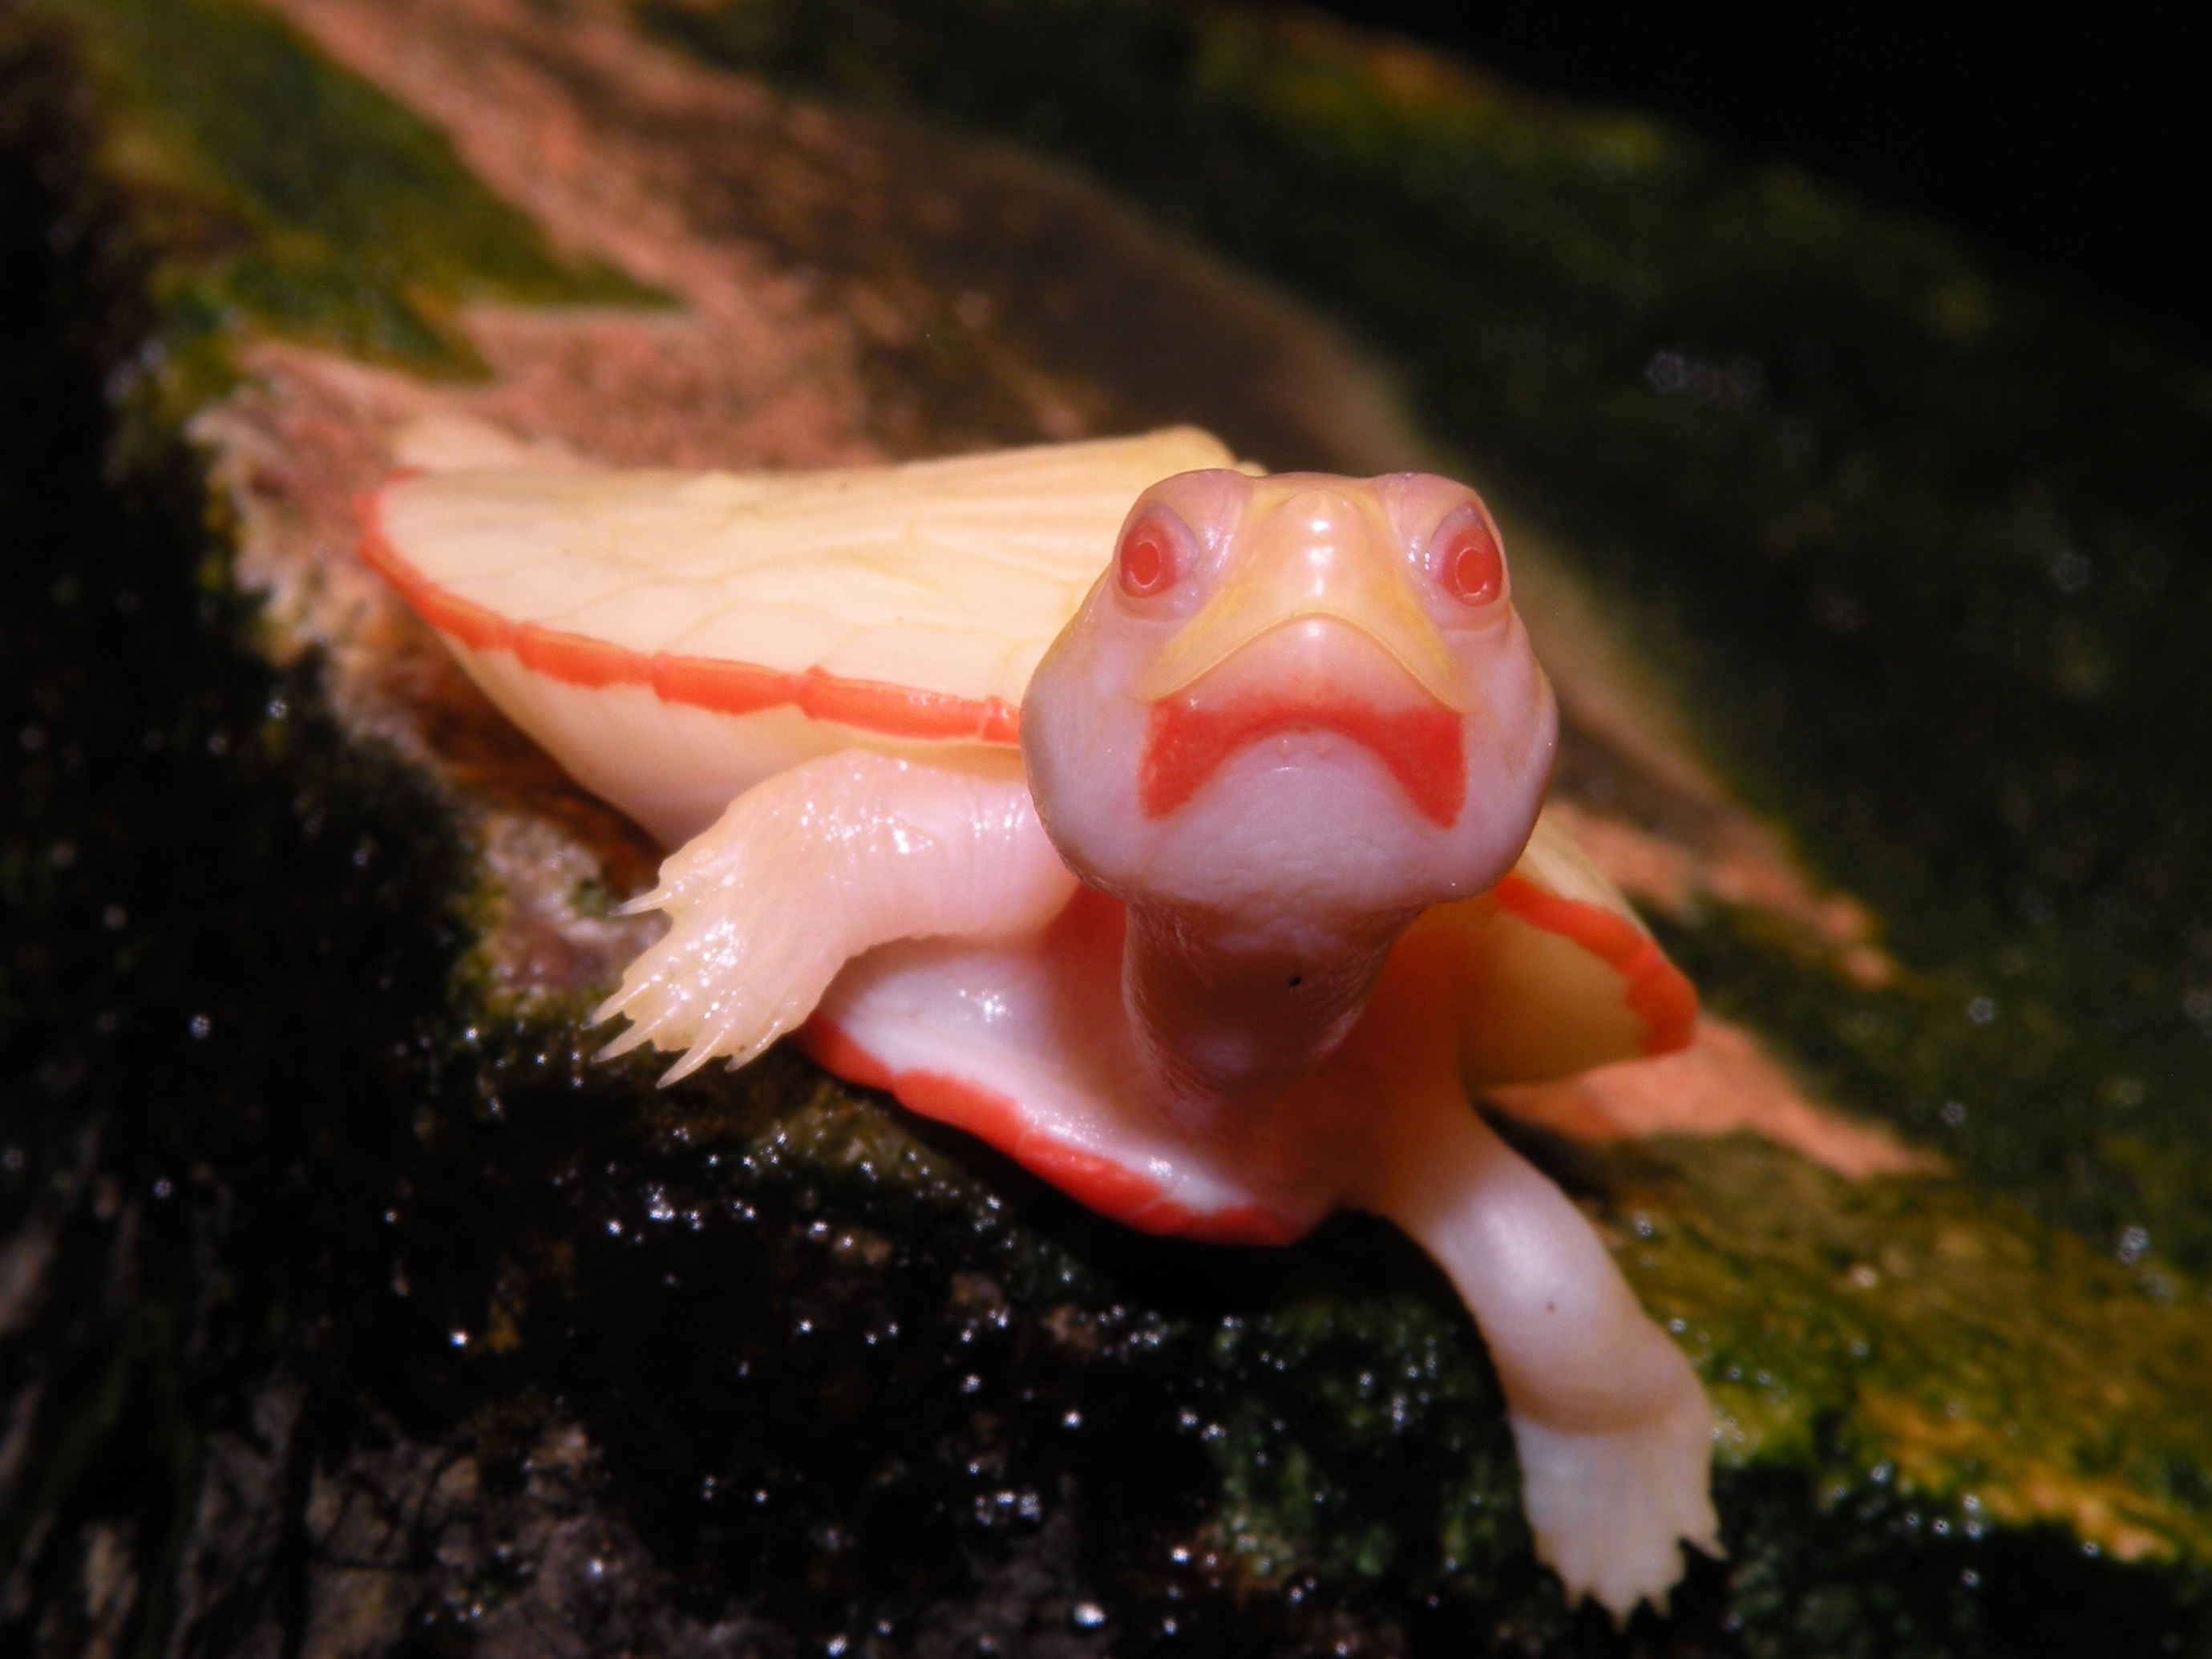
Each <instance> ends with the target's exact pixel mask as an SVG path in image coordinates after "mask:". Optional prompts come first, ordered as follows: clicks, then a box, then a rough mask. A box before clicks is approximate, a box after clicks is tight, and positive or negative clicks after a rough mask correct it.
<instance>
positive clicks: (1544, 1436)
mask: <svg viewBox="0 0 2212 1659" xmlns="http://www.w3.org/2000/svg"><path fill="white" fill-rule="evenodd" d="M1683 1380H1684V1382H1685V1383H1686V1384H1687V1387H1686V1389H1681V1390H1680V1391H1679V1392H1678V1393H1677V1394H1676V1395H1672V1396H1670V1398H1669V1400H1668V1402H1667V1408H1666V1409H1665V1410H1664V1411H1663V1412H1662V1413H1660V1414H1659V1415H1657V1416H1656V1417H1654V1418H1652V1419H1648V1420H1646V1421H1644V1422H1641V1423H1637V1424H1632V1425H1627V1426H1626V1427H1613V1428H1607V1429H1599V1430H1581V1431H1575V1430H1565V1429H1559V1428H1554V1427H1552V1426H1551V1425H1547V1424H1544V1423H1541V1422H1538V1421H1536V1420H1535V1419H1532V1418H1528V1417H1524V1416H1522V1415H1521V1414H1520V1413H1513V1414H1512V1415H1511V1417H1510V1421H1511V1423H1512V1425H1513V1440H1514V1444H1515V1446H1516V1448H1517V1449H1519V1451H1520V1454H1521V1480H1522V1505H1523V1507H1524V1509H1525V1510H1526V1511H1527V1513H1528V1525H1529V1528H1530V1529H1531V1530H1532V1531H1534V1534H1536V1554H1537V1556H1538V1558H1539V1559H1541V1560H1542V1561H1543V1562H1544V1563H1545V1564H1546V1565H1548V1566H1549V1567H1550V1568H1551V1569H1552V1570H1553V1571H1554V1572H1556V1573H1558V1574H1559V1582H1560V1583H1562V1584H1564V1585H1565V1587H1566V1592H1567V1600H1568V1601H1569V1602H1570V1603H1572V1602H1574V1601H1577V1600H1579V1599H1580V1598H1581V1597H1582V1596H1583V1595H1590V1596H1593V1597H1595V1599H1596V1600H1597V1601H1598V1602H1599V1604H1600V1605H1601V1606H1602V1607H1605V1608H1606V1609H1607V1611H1608V1612H1610V1613H1612V1614H1613V1619H1614V1620H1615V1621H1616V1622H1621V1623H1625V1622H1626V1620H1627V1618H1628V1615H1629V1614H1630V1613H1633V1612H1634V1611H1635V1610H1636V1604H1637V1603H1638V1601H1650V1602H1651V1603H1652V1604H1653V1605H1654V1606H1655V1607H1657V1608H1658V1609H1659V1610H1660V1611H1661V1612H1662V1613H1664V1612H1665V1611H1666V1608H1667V1599H1668V1593H1669V1592H1670V1591H1671V1590H1672V1589H1674V1585H1675V1583H1676V1582H1677V1581H1678V1580H1680V1577H1681V1576H1682V1569H1683V1559H1682V1546H1683V1544H1685V1543H1688V1544H1691V1545H1693V1546H1695V1547H1697V1548H1699V1549H1700V1550H1702V1551H1704V1552H1705V1553H1706V1554H1708V1555H1716V1556H1717V1555H1720V1554H1722V1553H1723V1551H1722V1549H1721V1547H1720V1532H1719V1527H1720V1523H1719V1519H1718V1517H1717V1516H1716V1515H1715V1514H1714V1512H1713V1500H1712V1495H1711V1475H1710V1474H1709V1465H1710V1463H1711V1457H1712V1438H1713V1416H1712V1407H1711V1406H1710V1405H1708V1404H1707V1403H1706V1401H1705V1391H1704V1390H1703V1389H1700V1388H1699V1386H1698V1385H1697V1383H1696V1381H1695V1379H1694V1378H1692V1377H1690V1376H1688V1374H1687V1370H1686V1368H1685V1373H1684V1377H1683Z"/></svg>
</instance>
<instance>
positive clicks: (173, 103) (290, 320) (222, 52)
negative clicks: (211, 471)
mask: <svg viewBox="0 0 2212 1659" xmlns="http://www.w3.org/2000/svg"><path fill="white" fill-rule="evenodd" d="M52 6H53V9H55V10H57V11H58V13H59V14H60V15H64V16H65V17H67V18H69V19H70V20H71V21H73V22H74V23H76V26H77V27H78V28H79V29H80V30H81V31H82V33H83V35H84V37H85V39H86V41H87V44H88V49H89V51H88V55H89V57H90V58H91V61H92V64H93V65H94V69H95V70H96V71H97V73H98V76H99V77H100V81H101V83H102V87H103V90H104V92H105V94H106V99H105V101H106V106H107V110H108V112H109V115H110V118H111V121H112V145H113V155H112V165H113V166H114V167H115V168H116V170H117V171H118V173H119V174H120V175H121V176H122V177H124V178H125V179H128V180H130V181H131V183H133V184H134V185H136V186H137V189H138V191H140V192H141V194H142V197H143V203H144V205H145V208H146V210H147V211H146V213H145V215H144V216H143V222H144V223H145V224H146V225H147V226H148V228H149V229H150V230H151V232H152V234H154V235H155V239H156V240H157V243H158V245H159V246H161V249H162V252H163V253H164V254H165V256H166V258H165V260H164V264H163V269H162V273H161V295H162V299H163V303H164V307H165V310H166V311H167V317H168V326H167V329H166V331H165V334H166V337H167V346H168V349H169V350H170V351H171V352H172V353H173V354H175V355H176V356H179V358H180V359H181V360H182V362H183V363H184V365H185V374H186V376H187V377H188V378H189V379H190V380H191V383H192V384H191V386H188V387H187V388H186V389H185V395H186V396H187V397H190V396H191V395H193V389H194V388H196V387H198V386H202V385H204V381H205V379H206V374H207V372H208V370H209V369H210V368H211V367H212V366H213V364H214V362H215V361H216V360H215V358H214V356H211V353H213V352H214V349H215V347H216V343H217V342H218V341H219V338H220V337H222V335H223V334H224V333H225V332H227V331H228V329H229V328H230V327H231V326H232V325H234V324H236V323H239V322H241V321H250V322H252V323H253V324H254V325H258V326H260V327H264V328H268V329H272V330H275V331H278V332H282V333H286V334H290V335H294V336H298V337H306V338H308V339H312V340H315V341H318V342H320V343H325V344H327V345H331V346H333V347H335V348H337V349H341V350H343V351H345V352H347V353H349V354H350V355H352V356H358V357H365V358H368V359H370V360H372V361H379V362H398V363H404V364H407V365H410V366H412V367H416V368H431V369H438V370H444V371H447V372H451V371H453V370H458V369H465V368H471V367H472V366H473V365H474V362H475V358H474V354H473V352H472V351H471V348H470V347H469V345H468V343H467V341H466V339H465V337H464V336H463V335H462V333H461V332H460V331H459V329H458V328H457V327H456V326H455V323H454V312H455V309H456V307H459V306H460V305H462V304H464V303H466V302H467V301H474V300H506V301H520V302H531V303H541V304H586V303H603V304H604V303H616V304H636V303H640V302H641V301H650V300H651V299H653V295H652V293H651V291H650V290H648V289H645V288H643V287H642V286H641V285H640V284H638V283H635V282H632V281H630V280H629V278H627V277H625V276H623V275H622V274H621V273H619V272H617V271H615V270H611V269H610V268H608V267H607V266H605V265H604V264H599V263H596V262H594V261H590V260H582V259H568V258H560V257H556V255H555V254H553V253H552V252H550V251H549V250H548V249H547V248H546V246H545V244H544V239H543V237H542V236H541V235H540V234H539V233H538V229H537V228H536V227H535V226H534V225H532V223H531V222H530V221H529V220H528V219H527V218H526V217H525V216H523V215H522V214H521V213H520V212H519V211H517V210H515V209H513V208H512V207H509V206H508V205H507V204H505V203H503V202H501V201H500V200H499V199H498V198H497V197H494V196H493V195H492V194H491V193H490V192H489V191H487V190H486V189H485V188H484V186H483V185H482V184H481V183H480V182H479V181H478V180H477V179H476V177H475V176H474V175H473V174H472V173H470V172H469V171H468V169H467V168H466V167H464V166H463V165H462V164H461V162H460V161H459V158H457V157H456V156H455V155H454V154H453V149H452V147H451V145H450V144H449V143H447V141H446V139H445V137H443V136H442V135H441V134H440V133H438V132H436V131H434V130H433V129H431V128H430V127H428V126H427V125H424V124H423V123H422V121H421V120H420V119H419V118H416V117H415V116H414V115H412V114H410V113H409V112H407V111H405V110H404V109H402V108H400V107H399V106H398V105H396V104H394V103H393V102H392V100H389V99H388V98H386V97H385V96H384V95H383V94H381V93H380V92H378V91H376V90H375V89H374V88H371V87H369V86H368V85H367V84H366V83H365V82H362V81H360V80H358V79H356V78H355V77H354V76H350V75H349V74H347V73H345V72H344V71H343V70H339V69H338V68H337V67H336V66H335V65H333V64H331V62H329V60H327V59H326V58H324V57H322V56H321V55H320V54H319V53H318V52H315V51H314V50H313V48H312V47H310V46H308V45H307V44H306V43H305V42H304V41H303V40H301V38H300V37H299V36H298V35H297V34H295V33H294V32H293V31H292V30H291V29H290V28H289V27H287V26H286V25H285V24H284V23H283V22H282V21H279V20H278V19H277V18H276V17H275V16H274V15H272V14H271V13H270V12H269V11H268V10H267V9H264V8H263V7H260V6H258V5H254V4H252V3H250V0H52Z"/></svg>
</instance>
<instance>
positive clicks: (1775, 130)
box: [1322, 0, 2212, 357]
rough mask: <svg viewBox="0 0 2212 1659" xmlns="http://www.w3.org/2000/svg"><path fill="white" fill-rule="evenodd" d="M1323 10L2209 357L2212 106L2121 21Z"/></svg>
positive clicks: (2158, 24) (2001, 13)
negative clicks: (1957, 238) (1732, 164)
mask: <svg viewBox="0 0 2212 1659" xmlns="http://www.w3.org/2000/svg"><path fill="white" fill-rule="evenodd" d="M1322 9H1325V10H1327V11H1329V12H1331V13H1332V14H1334V15H1336V16H1339V17H1341V18H1343V19H1345V20H1346V21H1350V22H1355V23H1359V24H1362V25H1364V26H1366V27H1373V28H1378V29H1384V30H1389V31H1394V32H1396V33H1402V34H1405V35H1407V36H1409V37H1411V38H1413V39H1415V40H1423V41H1426V42H1428V43H1430V44H1431V45H1434V46H1437V47H1440V48H1442V49H1444V50H1447V51H1450V52H1456V53H1458V54H1460V55H1462V56H1463V57H1466V58H1470V59H1472V60H1473V61H1474V62H1476V63H1479V64H1484V65H1486V67H1488V68H1490V69H1492V70H1495V71H1497V72H1498V73H1499V74H1500V75H1503V76H1508V77H1510V79H1511V80H1513V81H1515V82H1518V83H1519V84H1521V85H1522V86H1525V87H1528V88H1531V89H1532V90H1540V91H1546V92H1551V93H1554V94H1559V95H1561V96H1564V97H1566V98H1570V99H1575V100H1595V101H1601V102H1605V103H1613V104H1619V105H1623V106H1632V107H1634V108H1638V109H1641V110H1644V111H1646V112H1650V113H1651V114H1654V115H1659V116H1665V117H1669V118H1674V119H1675V120H1678V121H1680V123H1682V124H1683V125H1686V126H1687V127H1690V128H1692V129H1693V130H1695V131H1700V132H1703V133H1704V134H1705V135H1706V136H1708V137H1711V138H1713V139H1716V140H1717V141H1718V142H1720V143H1723V144H1724V145H1726V146H1727V147H1728V148H1729V149H1732V150H1735V151H1736V152H1737V153H1738V154H1740V155H1742V156H1744V157H1745V158H1747V159H1751V160H1781V161H1795V162H1796V163H1798V164H1800V165H1802V166H1804V167H1810V168H1812V169H1814V171H1816V172H1819V173H1824V174H1826V176H1827V177H1829V178H1830V179H1835V180H1838V181H1839V182H1842V183H1844V184H1847V185H1852V186H1854V187H1856V188H1857V189H1858V190H1860V191H1863V192H1865V193H1866V194H1867V195H1869V196H1870V197H1877V198H1880V199H1882V200H1885V201H1887V202H1890V203H1893V204H1897V205H1899V206H1902V207H1906V208H1910V209H1913V210H1917V211H1919V212H1921V213H1923V214H1926V215H1928V216H1930V217H1933V218H1936V219H1939V220H1942V221H1943V222H1947V223H1948V224H1950V225H1952V226H1954V227H1955V228H1957V229H1959V230H1960V231H1963V232H1965V233H1966V234H1967V235H1969V236H1971V237H1972V238H1973V239H1974V240H1977V241H1978V242H1979V243H1981V244H1982V245H1983V246H1984V248H1985V249H1986V250H1988V251H1989V252H1992V253H1994V254H1996V255H1997V256H1998V257H1999V258H2001V259H2002V260H2003V261H2004V262H2005V263H2008V264H2012V265H2014V266H2015V267H2017V268H2019V269H2021V270H2026V271H2032V272H2034V273H2037V274H2039V275H2041V276H2045V277H2048V278H2050V279H2051V280H2053V281H2056V282H2058V283H2063V284H2064V285H2065V286H2067V287H2068V288H2070V289H2073V290H2074V291H2075V294H2076V295H2079V296H2080V297H2081V298H2083V299H2086V300H2087V301H2091V302H2092V303H2094V304H2096V305H2099V306H2101V307H2104V308H2106V310H2108V311H2111V312H2112V313H2116V314H2118V315H2121V316H2124V317H2126V318H2128V319H2130V320H2132V321H2134V322H2136V323H2138V324H2140V325H2143V326H2145V327H2148V328H2151V329H2154V330H2157V331H2160V332H2163V333H2166V334H2168V335H2171V336H2172V337H2174V338H2175V339H2176V340H2177V341H2179V342H2180V343H2185V344H2186V345H2187V346H2188V347H2189V348H2190V349H2191V350H2192V351H2193V352H2194V353H2195V354H2196V355H2197V356H2199V357H2203V356H2206V355H2207V353H2208V349H2212V304H2208V301H2207V297H2206V285H2205V282H2204V277H2203V265H2202V263H2201V261H2200V259H2199V258H2197V257H2196V245H2197V243H2199V242H2200V241H2201V240H2203V237H2204V235H2205V233H2206V231H2207V229H2208V228H2212V227H2208V224H2207V217H2208V216H2207V212H2206V204H2207V200H2208V197H2207V194H2206V191H2205V189H2204V185H2203V180H2204V179H2205V176H2206V170H2207V163H2208V161H2212V99H2208V98H2207V97H2206V95H2205V68H2206V64H2205V58H2204V54H2203V52H2202V51H2201V50H2192V49H2191V48H2189V47H2188V46H2186V45H2185V42H2184V41H2182V40H2180V39H2179V38H2178V37H2177V35H2176V33H2175V30H2174V27H2173V14H2172V13H2171V12H2170V11H2166V12H2161V11H2160V9H2156V8H2153V7H2149V6H2144V5H2140V4H2121V5H2107V6H2091V5H2081V4H2069V5H2060V6H2037V7H2021V6H1993V5H1981V4H1957V3H1953V4H1948V5H1903V4H1897V3H1872V4H1860V5H1795V6H1724V5H1712V4H1662V5H1643V6H1632V5H1620V4H1591V3H1589V0H1568V3H1565V4H1559V5H1498V4H1475V5H1454V4H1446V3H1439V0H1334V3H1329V4H1325V5H1324V6H1323V8H1322Z"/></svg>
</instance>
